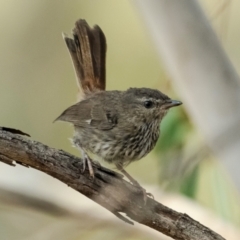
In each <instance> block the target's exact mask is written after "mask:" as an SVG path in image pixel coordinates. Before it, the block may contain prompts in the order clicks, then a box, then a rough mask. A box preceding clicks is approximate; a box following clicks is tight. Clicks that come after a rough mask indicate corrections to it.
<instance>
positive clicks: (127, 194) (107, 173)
mask: <svg viewBox="0 0 240 240" xmlns="http://www.w3.org/2000/svg"><path fill="white" fill-rule="evenodd" d="M3 129H4V128H0V161H1V162H3V163H6V164H9V165H11V166H15V163H18V164H21V165H23V166H26V167H32V168H35V169H37V170H39V171H42V172H44V173H46V174H48V175H50V176H52V177H54V178H57V179H58V180H60V181H62V182H63V183H65V184H67V185H68V186H70V187H71V188H73V189H75V190H76V191H78V192H80V193H82V194H83V195H85V196H86V197H88V198H90V199H92V200H93V201H94V202H96V203H98V204H99V205H101V206H103V207H104V208H106V209H107V210H109V211H110V212H112V213H113V214H114V215H115V216H116V217H118V218H120V219H121V220H123V221H125V222H127V223H130V224H133V222H132V221H131V220H134V221H136V222H139V223H141V224H144V225H146V226H149V227H150V228H153V229H155V230H157V231H159V232H162V233H164V234H166V235H168V236H170V237H172V238H173V239H178V240H181V239H184V240H188V239H189V240H190V239H191V240H195V239H196V240H197V239H203V240H220V239H221V240H223V239H224V238H222V237H221V236H220V235H218V234H217V233H215V232H213V231H212V230H210V229H209V228H207V227H205V226H203V225H202V224H200V223H199V222H197V221H195V220H193V219H192V218H190V217H189V216H188V215H186V214H182V213H178V212H176V211H174V210H172V209H170V208H168V207H166V206H164V205H162V204H161V203H158V202H156V201H155V200H153V199H151V198H148V199H147V203H146V205H144V202H143V196H142V191H141V190H139V189H138V188H136V187H134V186H133V185H131V184H130V183H128V182H127V181H125V180H124V179H123V176H122V175H120V174H118V173H116V172H114V171H112V170H109V169H107V168H104V167H102V166H100V165H98V164H94V165H93V167H94V172H95V179H94V180H91V178H90V177H89V173H88V171H85V172H84V173H82V172H81V171H80V169H81V165H82V160H81V159H80V158H77V157H75V156H72V155H71V154H69V153H66V152H64V151H62V150H57V149H54V148H50V147H48V146H46V145H43V144H42V143H40V142H36V141H33V140H29V139H27V138H25V137H22V136H19V135H16V134H14V133H12V132H9V131H4V130H3ZM5 129H7V128H5ZM7 130H9V129H7ZM14 132H15V131H14ZM122 213H125V214H126V215H127V217H128V218H127V217H124V216H123V215H122ZM129 219H131V220H129Z"/></svg>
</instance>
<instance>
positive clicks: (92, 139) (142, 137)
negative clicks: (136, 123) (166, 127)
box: [74, 128, 159, 164]
mask: <svg viewBox="0 0 240 240" xmlns="http://www.w3.org/2000/svg"><path fill="white" fill-rule="evenodd" d="M151 130H152V131H149V129H139V131H137V132H135V133H134V134H132V135H131V134H129V132H126V133H121V135H118V134H116V133H114V131H112V132H109V131H108V133H106V132H105V131H100V130H97V129H79V130H78V134H75V136H74V138H75V140H76V138H77V141H78V142H80V144H81V147H82V148H83V149H84V150H85V151H87V152H91V153H93V154H95V155H97V156H99V157H101V158H102V159H103V160H105V161H107V162H109V163H116V162H118V161H120V162H121V163H123V164H128V163H130V162H131V161H135V160H139V159H141V158H143V157H144V156H146V155H147V154H148V153H149V152H150V151H151V150H152V149H153V148H154V146H155V145H156V142H157V140H158V137H159V128H156V129H154V131H153V129H151ZM90 131H91V132H90Z"/></svg>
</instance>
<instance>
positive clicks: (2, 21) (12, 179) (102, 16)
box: [0, 0, 240, 240]
mask: <svg viewBox="0 0 240 240" xmlns="http://www.w3.org/2000/svg"><path fill="white" fill-rule="evenodd" d="M200 4H201V7H202V8H203V11H204V12H205V14H206V15H207V17H208V19H209V21H210V23H211V25H212V26H213V29H214V31H215V32H216V34H217V36H218V38H219V40H220V41H221V44H222V46H223V48H224V49H225V51H226V52H227V55H228V56H229V58H230V60H231V62H232V64H233V65H234V67H235V70H236V71H237V72H238V73H239V69H240V48H239V42H240V28H239V23H240V14H239V13H240V12H239V9H240V2H239V1H237V0H232V1H230V0H229V1H218V0H211V1H210V0H208V1H207V0H201V1H200ZM0 6H1V7H0V26H1V29H2V30H1V32H2V34H1V40H0V52H1V54H0V62H1V64H0V73H1V78H0V86H1V87H0V109H1V115H0V126H5V127H12V128H17V129H20V130H22V131H24V132H27V133H29V134H30V135H31V138H32V139H34V140H37V141H40V142H42V143H44V144H47V145H49V146H51V147H54V148H58V149H63V150H65V151H68V152H70V153H72V154H75V155H78V156H79V152H78V151H77V150H76V149H74V148H73V147H72V146H71V143H70V141H69V138H70V137H71V136H72V132H73V129H72V127H71V126H70V125H68V124H65V123H61V122H57V123H54V124H53V123H52V122H53V120H54V119H55V118H56V117H57V116H59V114H60V113H61V112H62V111H63V110H64V109H66V108H67V107H68V106H70V105H71V104H73V103H75V102H76V99H77V86H76V81H75V75H74V71H73V67H72V65H71V61H70V56H69V55H68V51H67V49H66V47H65V43H64V41H63V39H62V37H61V33H62V32H65V33H67V34H71V30H72V28H73V26H74V23H75V21H76V20H77V19H78V18H84V19H86V20H87V22H88V23H89V25H91V26H92V25H94V24H98V25H99V26H100V27H101V28H102V30H103V31H104V33H105V35H106V38H107V44H108V50H107V89H108V90H113V89H118V90H125V89H127V88H129V87H149V88H156V89H159V90H161V91H163V92H164V93H166V94H167V95H169V96H170V97H172V98H175V99H179V100H182V97H181V94H180V92H178V88H177V87H176V85H174V84H173V81H172V79H171V77H170V76H171V75H170V74H169V73H168V71H167V70H166V68H165V66H164V64H163V60H161V58H159V56H158V54H157V51H156V47H155V45H154V44H153V41H152V39H151V35H150V34H149V32H148V29H147V25H145V24H144V21H143V19H142V16H141V14H139V12H138V9H137V7H136V6H135V4H133V2H132V1H127V0H121V1H110V0H101V1H96V0H95V1H94V0H89V1H87V0H81V1H56V0H52V1H43V0H41V1H40V0H35V1H30V0H23V1H13V0H9V1H3V0H1V1H0ZM189 37H191V36H189ZM203 81H204V80H203ZM216 91H217V90H216ZM239 94H240V93H239ZM239 107H240V106H239ZM161 130H162V135H161V138H160V140H159V141H158V144H157V146H156V148H155V149H154V151H152V152H151V153H150V154H149V155H148V156H147V157H145V158H144V159H142V160H141V161H139V162H135V163H133V164H131V165H130V166H128V167H127V171H128V172H129V173H130V174H131V175H132V176H134V177H135V178H136V179H137V180H139V182H140V183H141V185H143V186H144V187H145V188H146V189H147V190H148V191H149V192H152V193H153V195H154V196H155V199H156V200H157V201H160V202H162V203H163V204H166V205H167V206H169V207H172V208H174V209H175V210H178V211H181V212H185V213H187V214H189V215H190V216H191V217H193V218H195V219H196V220H197V221H200V222H201V223H203V224H204V225H207V226H208V227H210V228H212V229H214V230H216V231H218V232H219V233H220V234H222V235H224V234H225V235H224V236H225V237H226V238H227V237H228V239H240V231H239V230H238V229H239V226H240V204H239V200H240V199H239V191H238V190H237V187H236V184H235V183H234V182H233V181H232V178H231V176H230V174H229V173H228V171H226V169H225V168H224V165H222V163H221V162H220V161H219V159H218V157H216V155H215V154H213V153H212V151H211V149H210V148H209V146H208V144H207V143H206V140H205V137H204V135H203V134H201V129H199V128H198V127H197V125H196V124H195V123H194V121H193V120H192V117H191V114H190V113H189V112H188V109H186V107H185V106H184V105H182V106H181V107H178V108H174V109H172V110H171V111H170V112H169V113H168V115H167V117H166V118H165V119H164V122H163V124H162V125H161ZM109 167H111V166H109ZM0 236H1V239H4V240H5V239H10V240H14V239H34V240H35V239H71V240H72V239H168V238H167V237H164V236H162V235H160V234H159V233H157V232H155V231H153V230H151V229H147V228H146V227H145V226H140V225H139V224H135V226H134V227H132V226H127V225H126V224H124V223H121V222H120V221H119V220H118V219H115V217H114V216H113V215H111V214H110V213H108V212H106V210H104V209H102V208H101V207H100V206H98V205H96V204H95V203H93V202H91V201H90V200H88V199H87V198H85V197H84V196H82V195H80V194H78V193H76V192H75V191H74V190H72V189H70V188H69V187H67V186H65V185H64V184H62V183H60V182H58V181H57V180H55V179H53V178H51V177H49V176H47V175H45V174H43V173H41V172H37V171H35V170H33V169H27V168H24V167H21V166H16V167H15V168H13V167H10V166H7V165H5V164H3V163H0ZM160 237H161V238H160Z"/></svg>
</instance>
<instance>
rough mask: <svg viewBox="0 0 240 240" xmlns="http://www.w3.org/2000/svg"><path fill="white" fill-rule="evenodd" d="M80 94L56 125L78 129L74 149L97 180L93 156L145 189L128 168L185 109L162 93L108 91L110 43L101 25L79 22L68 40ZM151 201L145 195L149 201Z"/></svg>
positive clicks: (133, 89)
mask: <svg viewBox="0 0 240 240" xmlns="http://www.w3.org/2000/svg"><path fill="white" fill-rule="evenodd" d="M64 39H65V42H66V44H67V47H68V50H69V52H70V55H71V58H72V61H73V65H74V68H75V72H76V75H77V82H78V86H79V90H80V97H81V100H80V102H78V103H76V104H75V105H73V106H71V107H69V108H68V109H66V110H65V111H64V112H63V113H62V114H61V115H60V116H59V117H58V118H57V119H56V120H61V121H66V122H70V123H72V124H73V125H74V129H75V134H74V137H73V143H74V145H75V146H76V147H77V148H78V149H79V150H80V151H81V153H82V156H83V161H84V166H83V170H85V165H86V163H87V165H88V169H89V173H90V175H91V176H92V177H94V172H93V168H92V164H91V159H90V158H89V156H88V154H87V153H88V152H91V153H93V154H95V155H97V156H100V157H101V158H102V159H103V160H105V161H107V162H109V163H113V164H114V165H115V166H116V167H117V168H118V169H119V170H120V171H121V172H122V173H123V174H124V175H125V176H126V177H127V178H128V179H129V180H130V181H131V182H132V183H133V184H135V185H136V186H138V187H140V185H139V184H138V182H137V181H136V180H134V179H133V178H132V177H131V176H130V175H129V174H128V173H127V172H126V171H125V170H124V169H123V167H124V166H126V165H128V164H129V163H131V162H132V161H135V160H139V159H141V158H143V157H144V156H146V155H147V154H148V153H149V152H150V151H151V150H152V149H153V148H154V146H155V145H156V142H157V140H158V138H159V134H160V130H159V124H160V122H161V120H162V119H163V117H164V116H165V115H166V113H167V111H168V109H169V108H171V107H174V106H178V105H180V104H182V103H181V102H180V101H176V100H171V99H170V98H169V97H168V96H166V95H165V94H163V93H161V92H160V91H158V90H154V89H149V88H130V89H128V90H126V91H105V85H106V81H105V61H106V39H105V36H104V34H103V32H102V30H101V29H100V27H99V26H94V27H93V28H92V29H91V28H90V27H89V25H88V24H87V22H86V21H85V20H81V19H80V20H78V21H77V22H76V25H75V28H74V29H73V39H71V38H69V37H67V36H64ZM145 197H146V196H145Z"/></svg>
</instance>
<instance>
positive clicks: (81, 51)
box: [63, 19, 107, 95]
mask: <svg viewBox="0 0 240 240" xmlns="http://www.w3.org/2000/svg"><path fill="white" fill-rule="evenodd" d="M63 37H64V40H65V42H66V45H67V48H68V50H69V53H70V55H71V58H72V62H73V66H74V69H75V73H76V78H77V85H78V88H79V92H80V94H84V95H85V94H87V93H90V92H94V91H99V90H100V91H101V90H105V86H106V69H105V65H106V50H107V45H106V38H105V36H104V33H103V32H102V30H101V28H100V27H99V26H97V25H95V26H94V27H93V28H90V27H89V25H88V24H87V22H86V21H85V20H83V19H80V20H78V21H77V22H76V24H75V28H74V29H73V39H72V38H69V37H68V36H66V35H65V34H64V35H63Z"/></svg>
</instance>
